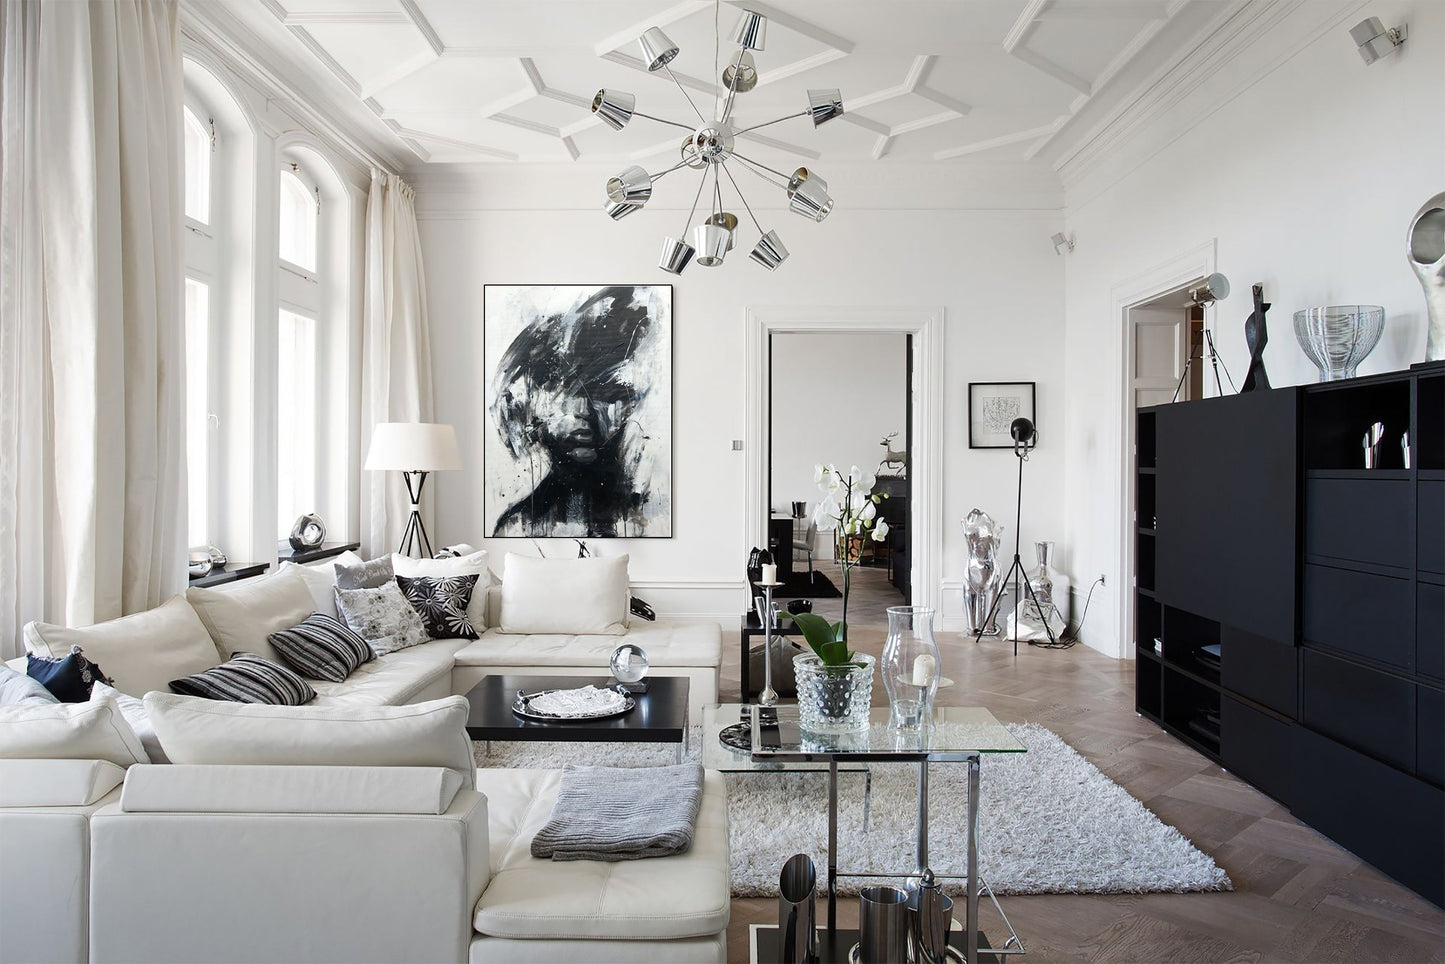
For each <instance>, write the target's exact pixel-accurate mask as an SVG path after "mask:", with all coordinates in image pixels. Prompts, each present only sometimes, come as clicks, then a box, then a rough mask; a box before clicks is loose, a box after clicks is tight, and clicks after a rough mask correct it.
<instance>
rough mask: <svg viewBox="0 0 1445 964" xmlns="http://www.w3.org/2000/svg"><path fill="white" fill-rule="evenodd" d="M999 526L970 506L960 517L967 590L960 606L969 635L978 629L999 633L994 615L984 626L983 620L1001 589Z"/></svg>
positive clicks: (1001, 540)
mask: <svg viewBox="0 0 1445 964" xmlns="http://www.w3.org/2000/svg"><path fill="white" fill-rule="evenodd" d="M1003 528H1004V527H1003V526H1001V525H999V524H998V523H997V522H994V521H993V518H992V517H991V516H990V515H989V514H988V513H987V512H984V511H983V510H982V509H974V510H973V511H972V512H970V513H969V514H968V517H967V518H966V519H964V520H963V538H964V541H965V542H966V543H967V544H968V589H967V591H966V592H965V594H964V607H963V608H964V613H965V615H966V616H967V618H968V631H969V634H970V635H972V634H976V633H977V632H978V631H979V629H980V628H982V629H983V632H984V635H985V636H997V635H998V632H999V630H998V623H997V618H996V617H995V620H994V621H993V622H992V623H990V624H989V625H988V626H984V625H983V622H984V620H985V619H986V618H988V614H989V611H990V610H991V609H993V604H994V602H995V601H996V600H997V599H998V596H999V593H1000V592H1002V591H1003V572H1002V571H1001V570H1000V569H999V567H998V550H999V546H1000V545H1002V544H1003Z"/></svg>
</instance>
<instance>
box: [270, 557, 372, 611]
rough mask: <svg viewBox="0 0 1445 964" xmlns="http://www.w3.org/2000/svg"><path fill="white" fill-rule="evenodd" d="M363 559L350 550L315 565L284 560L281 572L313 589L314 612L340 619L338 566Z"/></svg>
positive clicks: (353, 563) (355, 562)
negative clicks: (337, 580)
mask: <svg viewBox="0 0 1445 964" xmlns="http://www.w3.org/2000/svg"><path fill="white" fill-rule="evenodd" d="M361 561H362V558H361V557H360V556H358V555H357V554H356V553H354V552H351V551H349V550H348V551H347V552H343V553H342V554H341V555H339V556H337V557H336V558H335V559H328V560H327V561H326V562H318V563H315V564H314V565H306V566H301V565H297V564H296V563H294V562H283V563H281V574H282V575H289V576H294V577H296V578H298V579H300V580H301V581H302V582H304V583H306V588H307V589H308V590H310V591H311V605H312V607H313V612H318V613H325V614H326V615H328V616H330V617H331V618H332V619H339V618H340V617H339V615H338V614H337V612H336V567H337V565H339V564H345V565H348V566H354V565H356V564H357V563H359V562H361Z"/></svg>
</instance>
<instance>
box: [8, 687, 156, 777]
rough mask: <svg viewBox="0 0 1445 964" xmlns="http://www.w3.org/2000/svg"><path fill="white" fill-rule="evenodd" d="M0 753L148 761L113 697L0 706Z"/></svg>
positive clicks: (19, 757) (127, 763) (126, 762)
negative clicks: (73, 701) (72, 701)
mask: <svg viewBox="0 0 1445 964" xmlns="http://www.w3.org/2000/svg"><path fill="white" fill-rule="evenodd" d="M0 759H6V760H47V759H56V760H108V761H110V762H111V763H114V764H116V765H117V766H121V767H128V766H130V765H131V764H133V763H149V762H150V758H149V757H147V756H146V751H145V747H143V746H141V742H140V740H139V739H138V738H137V737H136V735H135V732H134V731H132V730H131V728H130V724H129V723H127V722H126V721H125V717H124V716H122V715H121V712H120V707H119V706H117V705H116V703H115V700H108V699H99V700H91V701H90V702H88V703H53V704H50V705H48V706H46V705H43V704H41V705H38V704H32V703H24V704H21V705H19V706H0Z"/></svg>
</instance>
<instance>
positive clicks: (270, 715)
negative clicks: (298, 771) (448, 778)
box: [145, 693, 474, 788]
mask: <svg viewBox="0 0 1445 964" xmlns="http://www.w3.org/2000/svg"><path fill="white" fill-rule="evenodd" d="M145 704H146V709H147V710H148V711H149V712H150V716H151V723H152V724H153V725H154V726H155V728H156V735H157V736H159V737H160V741H161V746H162V747H164V748H165V751H166V756H168V757H170V760H171V762H172V763H177V764H179V763H224V764H238V765H247V764H252V765H261V766H267V765H274V766H334V767H344V766H380V767H448V768H450V769H453V770H456V771H457V772H458V773H461V774H462V781H463V784H464V785H465V786H467V787H468V788H470V787H472V786H474V777H473V773H474V770H473V767H474V763H473V762H472V743H471V740H470V739H468V738H467V729H466V727H467V716H468V714H469V712H470V707H469V706H468V704H467V701H466V700H465V699H464V698H462V697H460V696H448V697H447V698H446V699H440V700H432V701H431V702H428V703H415V704H412V705H410V706H334V705H333V706H268V705H263V704H257V703H223V702H219V701H216V700H203V699H199V698H197V697H193V696H178V695H175V694H171V693H149V694H147V695H146V698H145Z"/></svg>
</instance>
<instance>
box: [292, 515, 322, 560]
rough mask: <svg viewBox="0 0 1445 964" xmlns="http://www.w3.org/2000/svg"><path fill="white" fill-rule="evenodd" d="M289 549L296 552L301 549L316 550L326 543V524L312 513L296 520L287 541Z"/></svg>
mask: <svg viewBox="0 0 1445 964" xmlns="http://www.w3.org/2000/svg"><path fill="white" fill-rule="evenodd" d="M287 541H288V542H290V543H291V548H292V549H295V550H297V551H300V550H302V549H316V548H319V547H320V545H321V543H323V542H325V541H326V523H324V522H322V521H321V517H320V516H319V515H317V514H316V513H314V512H308V513H306V514H305V515H303V516H302V517H301V518H299V519H297V520H296V524H295V525H293V526H292V527H291V536H290V538H289V539H288V540H287Z"/></svg>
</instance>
